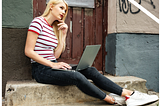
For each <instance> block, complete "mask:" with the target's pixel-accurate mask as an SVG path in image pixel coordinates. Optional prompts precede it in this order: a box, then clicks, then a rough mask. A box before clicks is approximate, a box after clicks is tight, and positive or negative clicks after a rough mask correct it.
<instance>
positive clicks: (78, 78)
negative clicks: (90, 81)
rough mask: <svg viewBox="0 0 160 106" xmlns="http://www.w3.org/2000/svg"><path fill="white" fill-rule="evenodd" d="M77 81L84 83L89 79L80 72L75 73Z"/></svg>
mask: <svg viewBox="0 0 160 106" xmlns="http://www.w3.org/2000/svg"><path fill="white" fill-rule="evenodd" d="M75 80H76V81H78V82H83V81H86V80H87V78H86V77H85V76H84V75H83V74H81V73H79V72H75Z"/></svg>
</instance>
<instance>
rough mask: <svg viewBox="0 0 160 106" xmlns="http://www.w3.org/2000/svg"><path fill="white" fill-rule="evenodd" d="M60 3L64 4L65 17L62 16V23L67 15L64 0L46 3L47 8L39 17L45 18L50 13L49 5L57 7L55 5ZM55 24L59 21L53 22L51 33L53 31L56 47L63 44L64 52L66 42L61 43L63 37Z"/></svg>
mask: <svg viewBox="0 0 160 106" xmlns="http://www.w3.org/2000/svg"><path fill="white" fill-rule="evenodd" d="M61 2H64V3H65V5H66V12H65V15H64V17H63V19H62V20H63V21H65V19H66V16H67V13H68V4H67V3H66V1H65V0H50V1H49V2H48V4H47V6H46V9H45V11H44V13H43V14H42V15H41V16H43V17H45V16H47V15H48V14H49V13H50V11H51V10H50V5H51V4H53V5H57V4H59V3H61ZM57 24H59V21H54V22H53V23H52V26H53V31H54V33H55V35H56V37H57V39H58V46H59V44H61V43H63V51H64V50H65V45H66V42H65V41H62V36H63V34H62V31H61V30H58V26H57ZM58 46H57V47H58Z"/></svg>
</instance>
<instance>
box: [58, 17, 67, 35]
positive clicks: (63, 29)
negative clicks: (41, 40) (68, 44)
mask: <svg viewBox="0 0 160 106" xmlns="http://www.w3.org/2000/svg"><path fill="white" fill-rule="evenodd" d="M58 21H59V22H60V23H59V24H58V26H59V28H58V30H62V32H63V35H66V34H67V31H68V25H67V24H66V23H64V21H63V20H58Z"/></svg>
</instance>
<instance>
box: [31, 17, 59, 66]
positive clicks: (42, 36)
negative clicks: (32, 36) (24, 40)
mask: <svg viewBox="0 0 160 106" xmlns="http://www.w3.org/2000/svg"><path fill="white" fill-rule="evenodd" d="M28 31H32V32H35V33H37V34H38V38H37V41H36V44H35V48H34V51H35V52H36V53H38V54H39V55H40V56H42V57H43V58H45V59H47V60H56V58H55V56H54V49H55V48H56V47H57V45H58V40H57V37H56V36H55V34H54V31H53V27H51V26H50V25H49V24H48V22H47V21H46V20H45V18H44V17H36V18H34V19H33V21H32V22H31V24H30V26H29V29H28ZM34 62H35V61H34V60H33V59H31V63H34Z"/></svg>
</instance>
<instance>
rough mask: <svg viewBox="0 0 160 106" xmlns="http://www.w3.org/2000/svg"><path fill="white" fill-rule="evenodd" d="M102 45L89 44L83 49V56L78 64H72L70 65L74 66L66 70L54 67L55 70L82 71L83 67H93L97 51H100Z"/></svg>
mask: <svg viewBox="0 0 160 106" xmlns="http://www.w3.org/2000/svg"><path fill="white" fill-rule="evenodd" d="M100 47H101V45H87V46H86V48H85V50H84V51H83V54H82V56H81V59H80V61H79V63H78V65H75V64H71V65H70V66H71V67H72V68H71V69H67V70H64V69H54V70H61V71H62V70H63V71H72V72H76V71H81V70H83V69H86V68H88V67H91V66H92V64H93V62H94V60H95V58H96V56H97V53H98V51H99V49H100Z"/></svg>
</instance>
